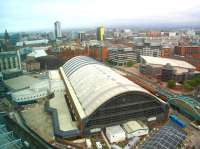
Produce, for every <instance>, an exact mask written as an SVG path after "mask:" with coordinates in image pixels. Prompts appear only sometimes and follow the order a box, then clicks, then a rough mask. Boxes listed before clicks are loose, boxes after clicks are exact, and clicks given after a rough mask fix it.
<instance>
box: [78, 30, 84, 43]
mask: <svg viewBox="0 0 200 149" xmlns="http://www.w3.org/2000/svg"><path fill="white" fill-rule="evenodd" d="M78 37H79V40H80V41H81V42H82V41H84V40H85V32H80V33H79V34H78Z"/></svg>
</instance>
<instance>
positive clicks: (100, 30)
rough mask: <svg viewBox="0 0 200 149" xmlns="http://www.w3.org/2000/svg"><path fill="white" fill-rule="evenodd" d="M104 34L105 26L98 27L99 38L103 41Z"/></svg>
mask: <svg viewBox="0 0 200 149" xmlns="http://www.w3.org/2000/svg"><path fill="white" fill-rule="evenodd" d="M104 34H105V28H104V26H100V27H98V28H97V40H99V41H103V40H104V37H105V36H104Z"/></svg>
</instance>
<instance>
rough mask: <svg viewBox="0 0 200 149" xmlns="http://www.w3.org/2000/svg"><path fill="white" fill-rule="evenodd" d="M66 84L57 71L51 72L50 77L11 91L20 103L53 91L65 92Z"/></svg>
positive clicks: (29, 101)
mask: <svg viewBox="0 0 200 149" xmlns="http://www.w3.org/2000/svg"><path fill="white" fill-rule="evenodd" d="M64 92H65V86H64V83H63V81H62V80H61V78H60V76H59V77H58V72H57V71H52V72H51V71H50V72H49V79H43V80H41V81H40V82H36V83H33V84H31V85H30V86H27V87H26V88H24V89H20V90H16V91H14V92H12V93H11V96H12V99H13V100H14V101H15V102H16V103H19V104H23V103H31V102H35V101H36V100H38V99H40V98H44V97H47V96H48V95H49V94H51V93H64Z"/></svg>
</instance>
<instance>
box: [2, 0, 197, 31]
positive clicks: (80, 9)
mask: <svg viewBox="0 0 200 149" xmlns="http://www.w3.org/2000/svg"><path fill="white" fill-rule="evenodd" d="M0 3H1V5H0V10H1V12H0V17H1V20H0V32H4V31H5V29H7V30H8V31H9V32H20V31H34V30H53V23H54V22H55V21H57V20H58V21H60V22H61V26H62V28H65V29H66V28H89V27H96V26H99V25H104V26H115V25H116V26H128V25H130V26H131V25H133V26H134V25H135V26H139V25H144V26H148V25H149V26H150V27H152V26H154V25H155V26H167V25H171V26H191V27H196V26H198V25H199V24H200V19H199V18H200V10H199V9H198V8H199V7H200V1H191V0H168V1H160V0H151V1H150V0H140V1H136V0H118V1H115V0H109V1H106V0H84V1H83V0H82V1H81V0H56V1H55V0H45V1H40V0H7V1H4V0H0Z"/></svg>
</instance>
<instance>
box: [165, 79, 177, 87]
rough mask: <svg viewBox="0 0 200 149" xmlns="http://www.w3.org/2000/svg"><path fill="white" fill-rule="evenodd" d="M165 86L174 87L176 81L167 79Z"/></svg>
mask: <svg viewBox="0 0 200 149" xmlns="http://www.w3.org/2000/svg"><path fill="white" fill-rule="evenodd" d="M167 87H169V88H174V87H176V81H174V80H169V81H168V82H167Z"/></svg>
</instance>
